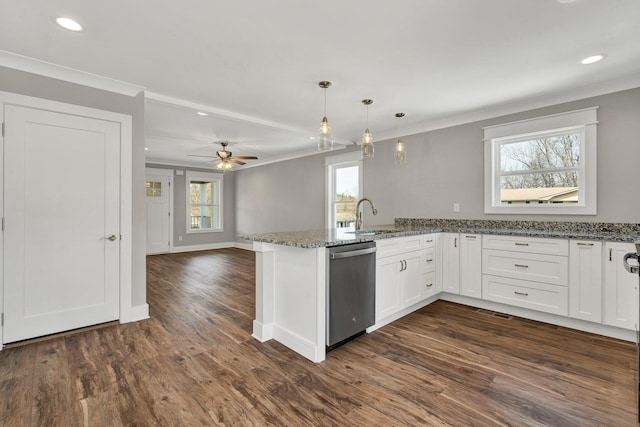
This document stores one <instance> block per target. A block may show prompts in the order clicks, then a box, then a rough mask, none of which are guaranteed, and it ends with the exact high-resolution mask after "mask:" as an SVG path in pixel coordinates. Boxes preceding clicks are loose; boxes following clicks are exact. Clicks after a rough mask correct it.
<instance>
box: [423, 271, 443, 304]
mask: <svg viewBox="0 0 640 427" xmlns="http://www.w3.org/2000/svg"><path fill="white" fill-rule="evenodd" d="M422 286H424V294H423V295H424V297H425V298H428V297H430V296H431V295H435V294H437V293H438V292H440V290H439V289H438V286H437V285H436V273H435V271H432V272H430V273H424V274H423V275H422Z"/></svg>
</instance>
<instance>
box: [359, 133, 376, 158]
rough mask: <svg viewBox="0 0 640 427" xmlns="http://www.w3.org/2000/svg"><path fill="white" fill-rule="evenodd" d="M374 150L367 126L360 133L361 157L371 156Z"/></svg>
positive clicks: (371, 136)
mask: <svg viewBox="0 0 640 427" xmlns="http://www.w3.org/2000/svg"><path fill="white" fill-rule="evenodd" d="M374 152H375V148H374V146H373V135H371V132H370V131H369V129H368V128H367V130H365V131H364V134H363V135H362V158H363V159H370V158H372V157H373V153H374Z"/></svg>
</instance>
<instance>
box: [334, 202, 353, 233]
mask: <svg viewBox="0 0 640 427" xmlns="http://www.w3.org/2000/svg"><path fill="white" fill-rule="evenodd" d="M335 207H336V212H335V219H336V228H350V227H355V223H356V204H355V203H336V204H335Z"/></svg>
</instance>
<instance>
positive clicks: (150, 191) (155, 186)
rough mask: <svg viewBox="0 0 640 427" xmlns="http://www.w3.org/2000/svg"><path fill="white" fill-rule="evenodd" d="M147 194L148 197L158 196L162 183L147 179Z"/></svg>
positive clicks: (160, 192) (160, 193) (160, 194)
mask: <svg viewBox="0 0 640 427" xmlns="http://www.w3.org/2000/svg"><path fill="white" fill-rule="evenodd" d="M146 187H147V196H148V197H160V196H162V183H161V182H152V181H147V185H146Z"/></svg>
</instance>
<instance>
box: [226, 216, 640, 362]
mask: <svg viewBox="0 0 640 427" xmlns="http://www.w3.org/2000/svg"><path fill="white" fill-rule="evenodd" d="M452 233H462V234H468V235H475V236H478V237H482V236H485V235H486V236H512V237H513V236H515V237H517V238H527V239H534V240H532V241H533V242H535V241H536V240H535V239H537V240H538V241H545V242H546V241H549V242H550V241H551V240H552V239H553V240H554V241H557V242H559V243H560V246H561V247H563V245H564V247H566V248H567V249H566V252H567V254H566V255H565V256H564V258H565V265H564V267H562V266H561V267H562V268H564V269H567V266H566V259H567V258H568V243H567V242H569V241H576V242H578V241H586V242H598V243H600V242H602V241H607V242H625V243H627V242H628V243H629V244H631V243H632V242H634V241H635V240H636V239H638V236H640V224H610V223H607V224H603V223H569V222H543V221H483V220H441V219H396V221H395V224H394V225H389V226H378V227H375V228H373V229H372V230H365V231H364V232H361V233H354V232H347V231H343V230H340V229H337V230H336V229H331V230H320V231H299V232H280V233H265V234H252V235H239V236H237V237H238V238H239V239H243V240H249V241H252V242H253V250H254V251H255V252H256V318H255V320H254V322H253V336H254V337H255V338H256V339H258V340H259V341H261V342H264V341H268V340H270V339H275V340H277V341H278V342H280V343H282V344H284V345H286V346H287V347H289V348H291V349H292V350H294V351H296V352H298V353H299V354H301V355H303V356H304V357H306V358H308V359H309V360H311V361H313V362H321V361H323V360H324V359H325V343H326V326H327V320H326V289H327V288H326V286H327V285H326V283H327V267H328V255H327V252H328V251H327V248H328V247H331V246H339V245H347V244H352V243H358V242H367V241H376V242H377V244H378V246H379V247H381V246H384V245H385V244H388V243H390V242H394V241H401V239H397V238H407V237H411V236H424V235H434V236H436V238H437V239H436V242H434V243H435V245H434V248H433V251H434V253H435V254H436V260H437V263H436V266H437V267H435V269H436V270H438V271H439V274H437V275H436V277H438V279H437V280H436V281H437V282H438V284H437V286H436V287H434V288H433V291H435V292H432V293H430V294H428V298H423V299H421V300H419V301H418V302H417V303H416V304H413V305H411V306H409V307H408V308H407V309H408V310H415V309H417V308H419V307H421V306H424V305H427V304H429V303H431V302H433V301H435V300H437V299H438V298H443V299H446V300H449V301H453V302H460V303H463V304H468V305H473V306H477V307H481V308H488V309H493V310H497V309H500V311H503V312H510V313H511V314H514V315H519V316H522V317H528V318H533V319H535V320H541V321H547V322H550V323H554V324H559V325H563V326H569V327H574V328H576V329H582V330H587V331H591V332H596V333H602V334H605V335H611V336H616V337H618V338H623V339H628V340H633V339H634V337H633V333H632V332H631V331H628V330H622V329H620V328H615V327H612V326H610V325H602V324H596V323H593V324H590V323H589V322H586V321H583V320H580V319H579V318H578V319H574V318H569V317H570V316H568V315H569V309H568V307H567V301H565V300H562V301H561V304H560V310H559V311H553V310H552V309H549V308H548V307H549V305H548V304H547V302H546V301H544V300H543V301H542V302H538V301H535V303H536V304H538V305H531V303H529V302H528V301H514V302H513V303H514V305H516V307H510V305H508V304H509V302H507V303H506V304H507V305H505V303H504V302H503V301H502V300H498V299H494V300H492V301H485V299H483V298H481V295H477V296H476V297H475V298H469V297H465V296H464V295H458V294H456V291H454V290H451V289H450V288H449V289H448V288H447V286H446V284H445V286H444V287H443V286H442V281H447V280H449V279H448V278H447V277H444V278H443V277H442V274H441V270H442V269H443V266H442V259H441V258H442V256H441V255H440V254H441V253H442V251H443V246H444V245H445V243H444V241H443V240H442V239H440V237H442V236H445V235H447V234H448V235H453V234H452ZM460 235H461V234H460ZM390 239H391V240H390ZM456 239H457V237H456ZM545 239H549V240H545ZM480 241H482V239H480ZM516 244H517V243H516ZM588 244H590V243H588ZM455 245H456V247H457V245H458V243H457V240H456V243H455ZM478 248H480V247H478ZM426 250H427V249H425V251H426ZM487 251H488V250H487ZM612 253H613V252H612ZM478 256H481V255H478ZM545 256H547V255H535V254H534V255H531V257H533V258H534V259H535V260H536V261H538V262H540V261H539V260H540V259H544V257H545ZM431 258H433V256H432V257H431ZM431 260H432V259H431ZM427 261H428V259H427ZM479 265H480V264H478V266H479ZM620 267H622V266H620ZM534 268H535V267H533V266H532V267H531V270H533V269H534ZM478 273H479V272H478ZM560 276H561V277H562V274H561V275H560ZM566 276H568V272H566V273H564V277H565V279H561V280H560V285H561V286H564V287H565V288H566V287H567V284H566V283H564V282H563V280H564V281H566ZM489 277H492V276H486V277H485V279H486V278H489ZM525 277H526V276H525ZM622 277H625V278H626V276H622ZM477 279H478V280H482V278H481V277H480V275H478V277H477ZM514 280H515V279H514ZM536 281H540V279H537V278H534V279H533V281H532V283H533V282H536ZM520 282H522V283H525V282H527V280H520ZM520 282H518V284H519V285H522V283H520ZM429 285H433V283H430V284H427V286H429ZM483 286H484V287H485V288H483V289H482V290H480V291H483V290H484V291H486V290H488V289H489V286H490V283H488V284H485V285H483ZM554 289H555V288H554ZM560 289H562V288H560ZM543 290H544V289H543ZM562 290H563V291H564V298H565V299H566V298H567V291H566V290H564V289H562ZM518 292H519V291H517V290H516V292H515V293H516V294H518ZM537 292H541V291H539V290H538V291H537ZM635 292H636V295H637V287H636V289H635ZM458 293H459V292H458ZM520 294H522V292H520ZM425 295H426V294H425ZM487 296H489V295H488V294H487ZM377 298H378V297H377ZM523 298H524V297H523ZM528 298H536V294H535V293H533V292H532V295H531V296H530V297H528ZM636 300H637V297H636ZM496 301H497V302H496ZM598 301H600V296H599V295H598ZM562 304H564V305H565V307H564V308H563V307H562ZM518 305H519V306H518ZM532 308H533V309H532ZM536 310H537V311H536ZM563 310H564V311H563ZM539 311H541V312H540V313H539ZM544 311H546V312H544ZM636 311H637V309H636ZM406 312H407V311H406V310H405V311H399V312H398V313H400V314H406ZM390 318H393V317H390ZM379 320H380V319H376V322H378V321H379ZM377 327H379V326H377ZM375 328H376V327H374V328H370V330H368V331H371V330H373V329H375Z"/></svg>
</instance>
